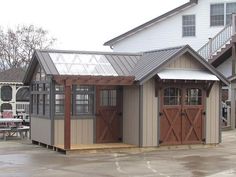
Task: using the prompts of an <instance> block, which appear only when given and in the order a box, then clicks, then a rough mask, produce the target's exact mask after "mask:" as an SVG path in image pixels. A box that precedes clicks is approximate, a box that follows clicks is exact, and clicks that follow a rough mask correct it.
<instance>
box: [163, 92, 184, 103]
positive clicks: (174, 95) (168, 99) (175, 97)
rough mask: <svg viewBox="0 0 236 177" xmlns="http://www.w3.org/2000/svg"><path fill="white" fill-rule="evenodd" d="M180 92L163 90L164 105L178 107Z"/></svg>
mask: <svg viewBox="0 0 236 177" xmlns="http://www.w3.org/2000/svg"><path fill="white" fill-rule="evenodd" d="M180 104H181V90H180V89H179V88H166V89H165V90H164V105H180Z"/></svg>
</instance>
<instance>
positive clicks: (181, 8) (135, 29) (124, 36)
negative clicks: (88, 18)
mask: <svg viewBox="0 0 236 177" xmlns="http://www.w3.org/2000/svg"><path fill="white" fill-rule="evenodd" d="M197 3H198V0H190V1H189V2H187V3H185V4H183V5H181V6H179V7H177V8H175V9H173V10H171V11H169V12H167V13H165V14H163V15H161V16H159V17H157V18H154V19H152V20H150V21H148V22H146V23H144V24H142V25H140V26H138V27H136V28H133V29H131V30H130V31H128V32H126V33H124V34H121V35H119V36H117V37H115V38H113V39H111V40H109V41H107V42H105V43H104V44H103V45H105V46H112V45H113V44H114V43H116V42H118V41H120V40H122V39H125V38H126V37H128V36H131V35H133V34H135V33H137V32H139V31H141V30H143V29H145V28H147V27H150V26H152V25H154V24H156V23H158V22H159V21H161V20H163V19H165V18H167V17H170V16H173V15H175V14H177V13H179V12H180V11H182V10H184V9H186V8H189V7H191V6H193V5H195V4H197Z"/></svg>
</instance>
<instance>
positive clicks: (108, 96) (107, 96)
mask: <svg viewBox="0 0 236 177" xmlns="http://www.w3.org/2000/svg"><path fill="white" fill-rule="evenodd" d="M116 95H117V94H116V90H102V91H100V106H116Z"/></svg>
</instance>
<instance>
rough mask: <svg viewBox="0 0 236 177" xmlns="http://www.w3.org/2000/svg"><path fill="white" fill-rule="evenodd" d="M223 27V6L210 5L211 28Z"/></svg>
mask: <svg viewBox="0 0 236 177" xmlns="http://www.w3.org/2000/svg"><path fill="white" fill-rule="evenodd" d="M223 25H224V4H223V3H221V4H212V5H211V26H223Z"/></svg>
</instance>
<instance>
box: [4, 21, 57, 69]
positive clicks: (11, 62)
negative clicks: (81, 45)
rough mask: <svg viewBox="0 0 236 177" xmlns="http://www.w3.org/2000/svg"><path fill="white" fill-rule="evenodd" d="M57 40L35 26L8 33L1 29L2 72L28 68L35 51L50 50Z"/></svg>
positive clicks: (10, 30)
mask: <svg viewBox="0 0 236 177" xmlns="http://www.w3.org/2000/svg"><path fill="white" fill-rule="evenodd" d="M55 40H56V39H55V38H52V37H49V34H48V31H46V30H44V29H42V28H38V27H35V26H33V25H29V26H25V25H23V26H18V27H17V28H16V29H15V30H13V29H10V28H9V29H8V30H7V31H6V32H4V31H3V30H2V29H0V70H6V69H8V68H13V67H22V68H25V67H27V65H28V64H29V62H30V59H31V57H32V55H33V52H34V50H35V49H49V48H50V47H51V46H52V45H53V44H54V42H55Z"/></svg>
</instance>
